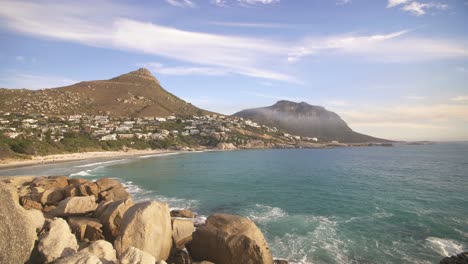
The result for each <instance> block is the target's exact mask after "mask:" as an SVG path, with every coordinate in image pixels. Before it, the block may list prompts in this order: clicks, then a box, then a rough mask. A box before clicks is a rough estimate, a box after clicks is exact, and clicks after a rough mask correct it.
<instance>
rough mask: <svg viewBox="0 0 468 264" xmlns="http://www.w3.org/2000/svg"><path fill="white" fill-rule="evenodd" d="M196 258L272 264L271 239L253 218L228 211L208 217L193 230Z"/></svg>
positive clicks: (228, 263)
mask: <svg viewBox="0 0 468 264" xmlns="http://www.w3.org/2000/svg"><path fill="white" fill-rule="evenodd" d="M188 249H189V252H190V256H192V258H193V259H195V260H208V261H212V262H214V263H216V264H235V263H244V264H272V263H273V258H272V256H271V253H270V250H269V248H268V245H267V242H266V240H265V238H264V236H263V234H262V232H261V231H260V229H258V227H257V226H256V225H255V223H254V222H252V221H251V220H249V219H247V218H244V217H241V216H236V215H228V214H214V215H211V216H210V217H208V219H207V220H206V225H204V226H200V227H198V228H197V230H196V231H195V232H194V233H193V239H192V242H191V243H190V246H189V247H188Z"/></svg>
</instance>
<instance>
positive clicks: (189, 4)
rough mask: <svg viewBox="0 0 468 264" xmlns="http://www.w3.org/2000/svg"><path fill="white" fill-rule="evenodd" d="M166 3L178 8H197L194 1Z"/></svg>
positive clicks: (168, 1) (182, 0) (179, 0)
mask: <svg viewBox="0 0 468 264" xmlns="http://www.w3.org/2000/svg"><path fill="white" fill-rule="evenodd" d="M166 2H167V3H168V4H170V5H172V6H176V7H192V8H193V7H195V6H196V5H195V3H194V2H193V1H192V0H166Z"/></svg>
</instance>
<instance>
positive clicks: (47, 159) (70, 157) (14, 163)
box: [0, 149, 174, 169]
mask: <svg viewBox="0 0 468 264" xmlns="http://www.w3.org/2000/svg"><path fill="white" fill-rule="evenodd" d="M168 152H174V151H173V150H160V149H158V150H134V149H132V150H127V151H95V152H82V153H68V154H55V155H48V156H33V157H32V158H31V159H5V160H0V169H3V168H14V167H23V166H31V165H37V164H50V163H60V162H66V161H77V160H85V159H94V158H118V157H128V156H139V155H151V154H160V153H168Z"/></svg>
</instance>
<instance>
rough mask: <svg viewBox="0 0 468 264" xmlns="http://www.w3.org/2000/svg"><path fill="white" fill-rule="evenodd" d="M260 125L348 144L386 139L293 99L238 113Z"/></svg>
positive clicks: (328, 112) (321, 109) (319, 108)
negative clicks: (360, 129)
mask: <svg viewBox="0 0 468 264" xmlns="http://www.w3.org/2000/svg"><path fill="white" fill-rule="evenodd" d="M234 115H235V116H238V117H243V118H248V119H251V120H252V121H255V122H257V123H259V124H264V125H267V126H274V127H277V128H278V129H280V130H282V131H284V132H286V133H290V134H293V135H298V136H304V137H317V138H318V139H319V140H321V141H333V140H337V141H340V142H346V143H360V142H385V141H387V140H384V139H379V138H375V137H371V136H367V135H364V134H360V133H357V132H354V131H353V130H352V129H351V128H350V127H349V126H348V124H346V122H345V121H344V120H343V119H341V117H340V116H339V115H337V114H336V113H334V112H331V111H328V110H327V109H325V108H324V107H322V106H315V105H309V104H307V103H304V102H302V103H295V102H290V101H278V102H277V103H276V104H274V105H272V106H268V107H261V108H253V109H247V110H243V111H240V112H238V113H235V114H234Z"/></svg>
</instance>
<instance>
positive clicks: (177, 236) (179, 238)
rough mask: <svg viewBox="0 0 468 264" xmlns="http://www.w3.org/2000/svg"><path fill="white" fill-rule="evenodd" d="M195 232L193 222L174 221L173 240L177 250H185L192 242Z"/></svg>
mask: <svg viewBox="0 0 468 264" xmlns="http://www.w3.org/2000/svg"><path fill="white" fill-rule="evenodd" d="M194 231H195V227H194V226H193V223H192V221H190V220H182V219H172V240H173V241H174V244H175V246H176V247H177V248H179V249H183V248H184V247H185V244H187V243H188V242H190V241H191V240H192V233H193V232H194Z"/></svg>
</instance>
